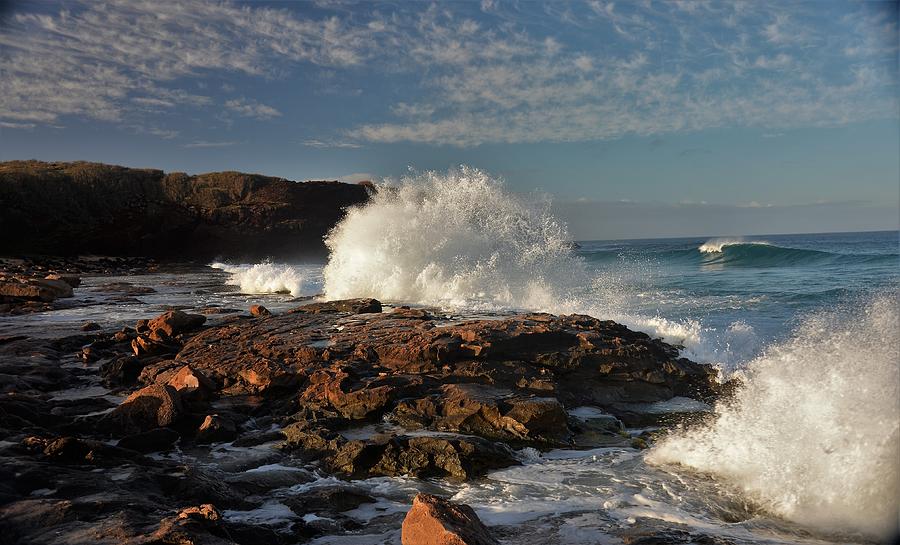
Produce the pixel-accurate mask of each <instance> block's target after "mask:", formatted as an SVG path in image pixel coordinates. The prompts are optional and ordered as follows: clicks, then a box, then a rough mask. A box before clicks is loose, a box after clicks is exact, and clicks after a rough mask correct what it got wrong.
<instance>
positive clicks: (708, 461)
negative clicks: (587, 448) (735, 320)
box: [648, 294, 900, 535]
mask: <svg viewBox="0 0 900 545" xmlns="http://www.w3.org/2000/svg"><path fill="white" fill-rule="evenodd" d="M898 300H900V299H898V298H897V294H891V295H890V296H886V297H881V298H879V299H877V300H876V301H874V302H873V303H871V304H870V305H868V306H866V307H865V308H864V309H862V310H861V311H860V312H858V313H854V314H852V315H850V316H848V315H847V314H846V313H840V312H833V313H831V314H827V315H818V316H814V317H811V318H809V319H808V320H807V321H806V322H805V323H804V324H803V325H802V326H801V327H800V329H799V330H798V331H797V334H796V335H795V336H794V337H793V338H792V339H791V340H789V341H786V342H784V343H781V344H778V345H776V346H774V347H771V348H770V349H769V350H767V352H766V353H765V354H763V355H762V356H760V357H758V358H757V359H755V360H754V361H752V362H750V363H749V364H748V366H747V367H746V370H745V371H744V382H743V386H742V387H741V388H740V389H739V391H738V392H737V394H736V396H735V398H734V399H733V400H732V401H730V402H728V403H726V404H722V405H720V406H719V407H717V409H716V419H715V421H714V423H713V424H711V425H710V426H708V427H702V428H697V429H693V430H689V431H684V432H681V433H676V434H673V436H671V437H670V438H669V439H667V440H665V441H663V442H662V443H660V444H659V445H658V446H657V447H656V448H654V450H653V451H652V452H651V453H650V455H649V456H648V461H650V462H651V463H655V464H682V465H685V466H688V467H690V468H693V469H695V470H698V471H702V472H706V473H711V474H715V475H718V476H721V477H724V478H726V479H727V480H729V481H731V482H734V483H736V484H737V485H739V486H741V487H742V488H743V489H744V491H745V493H746V494H747V495H748V496H749V497H751V498H754V499H755V500H756V501H757V502H758V503H759V504H760V505H761V506H762V507H763V508H765V509H767V510H769V511H771V512H774V513H776V514H778V515H780V516H783V517H785V518H788V519H791V520H794V521H796V522H799V523H801V524H806V525H809V526H813V527H818V528H828V529H844V528H853V529H856V530H859V531H862V532H865V533H870V534H872V535H889V534H891V533H892V532H897V530H898V527H897V521H898V509H900V504H898V498H900V477H898V463H900V406H898V399H900V363H898V362H900V312H898V309H900V303H898Z"/></svg>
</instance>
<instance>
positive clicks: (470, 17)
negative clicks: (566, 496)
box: [0, 0, 900, 239]
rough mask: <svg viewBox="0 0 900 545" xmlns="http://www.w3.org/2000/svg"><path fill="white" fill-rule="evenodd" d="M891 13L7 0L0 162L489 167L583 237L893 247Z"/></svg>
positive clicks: (627, 5) (275, 168) (191, 167)
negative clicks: (863, 237) (864, 241)
mask: <svg viewBox="0 0 900 545" xmlns="http://www.w3.org/2000/svg"><path fill="white" fill-rule="evenodd" d="M898 96H900V83H898V3H897V2H826V1H816V2H808V3H805V2H773V3H765V2H757V1H753V2H706V1H699V0H698V1H673V2H656V1H632V2H604V1H593V0H591V1H587V2H565V1H562V0H557V1H553V2H547V3H538V2H517V1H504V0H483V1H481V2H462V1H457V2H445V3H427V2H392V3H377V2H363V3H356V2H341V1H339V2H334V3H330V2H329V3H325V2H302V3H301V2H296V3H292V2H277V3H264V2H252V3H240V2H234V3H231V2H206V1H200V0H186V1H179V2H167V1H159V0H154V1H137V0H135V1H112V2H103V1H99V0H97V1H94V0H92V1H86V2H28V1H15V0H13V1H10V0H0V160H12V159H32V158H33V159H41V160H54V161H62V160H90V161H101V162H106V163H114V164H121V165H126V166H133V167H154V168H161V169H164V170H167V171H185V172H189V173H200V172H209V171H219V170H239V171H245V172H258V173H262V174H267V175H272V176H281V177H285V178H289V179H293V180H305V179H341V180H345V181H358V180H361V179H372V180H376V181H378V180H382V179H384V178H389V179H397V178H398V177H401V176H404V175H407V174H409V173H410V171H412V172H415V171H421V170H432V169H434V170H446V169H448V168H451V167H453V166H456V165H459V164H468V165H472V166H476V167H479V168H482V169H484V170H486V171H488V172H490V173H492V174H494V175H496V176H497V177H498V178H502V179H503V180H504V183H505V184H506V185H507V187H508V188H509V189H510V190H511V191H513V192H517V193H524V194H533V193H539V194H542V195H549V196H550V198H551V199H552V201H553V203H554V205H553V206H554V210H555V211H556V213H557V214H558V215H559V216H560V217H561V218H562V219H563V220H564V221H566V222H567V223H568V224H569V226H570V229H571V231H572V233H573V235H574V236H575V237H576V238H581V239H586V238H594V239H600V238H644V237H655V236H695V235H696V236H702V235H739V234H767V233H781V232H817V231H818V232H822V231H850V230H876V229H897V228H898V224H900V104H898Z"/></svg>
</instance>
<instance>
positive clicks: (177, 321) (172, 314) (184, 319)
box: [147, 310, 206, 337]
mask: <svg viewBox="0 0 900 545" xmlns="http://www.w3.org/2000/svg"><path fill="white" fill-rule="evenodd" d="M204 323H206V316H204V315H202V314H187V313H185V312H182V311H180V310H170V311H169V312H164V313H162V314H160V315H159V316H157V317H156V318H153V319H152V320H150V321H149V322H147V328H148V329H149V330H150V332H151V333H155V332H160V331H161V332H164V333H165V334H166V335H167V336H168V337H174V336H176V335H180V334H181V333H185V332H187V331H192V330H194V329H197V328H198V327H200V326H202V325H203V324H204ZM157 334H159V333H157Z"/></svg>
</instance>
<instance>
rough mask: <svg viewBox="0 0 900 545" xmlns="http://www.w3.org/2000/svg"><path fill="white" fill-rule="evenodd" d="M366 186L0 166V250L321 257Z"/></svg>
mask: <svg viewBox="0 0 900 545" xmlns="http://www.w3.org/2000/svg"><path fill="white" fill-rule="evenodd" d="M368 194H369V193H368V190H367V188H366V187H363V186H360V185H355V184H344V183H339V182H305V183H297V182H293V181H290V180H285V179H281V178H272V177H268V176H260V175H258V174H243V173H240V172H214V173H209V174H200V175H196V176H189V175H187V174H184V173H180V172H173V173H169V174H166V173H164V172H162V171H161V170H152V169H133V168H125V167H120V166H114V165H104V164H100V163H86V162H75V163H44V162H40V161H9V162H5V163H0V203H3V204H2V206H3V214H0V233H3V236H2V237H0V255H12V254H45V255H78V254H87V253H93V254H100V255H123V256H132V255H139V256H151V257H163V258H178V257H182V258H189V259H213V258H216V257H225V258H235V259H238V258H240V259H261V258H263V257H267V256H285V257H293V256H299V255H301V254H306V255H319V256H324V255H325V254H326V250H325V246H324V244H323V243H322V238H323V237H324V236H325V234H326V233H327V232H328V231H329V230H330V229H331V228H332V227H334V225H335V224H337V222H338V221H340V219H341V218H342V217H343V216H344V213H345V209H346V208H347V207H349V206H353V205H358V204H362V203H364V202H365V201H366V200H367V199H368Z"/></svg>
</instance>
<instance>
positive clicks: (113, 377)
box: [100, 356, 144, 387]
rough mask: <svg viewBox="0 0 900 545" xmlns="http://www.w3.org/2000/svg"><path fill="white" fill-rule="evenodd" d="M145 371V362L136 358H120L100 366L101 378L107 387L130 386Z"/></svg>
mask: <svg viewBox="0 0 900 545" xmlns="http://www.w3.org/2000/svg"><path fill="white" fill-rule="evenodd" d="M143 369H144V362H142V361H141V360H140V359H138V358H136V357H135V356H119V357H117V358H115V359H113V360H110V361H108V362H106V363H104V364H102V365H101V366H100V376H101V377H103V383H104V384H106V385H107V386H110V387H111V386H130V385H132V384H134V383H135V382H137V379H138V377H139V376H140V374H141V370H143Z"/></svg>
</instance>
